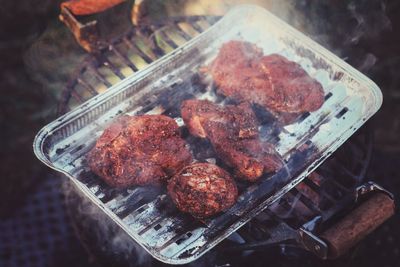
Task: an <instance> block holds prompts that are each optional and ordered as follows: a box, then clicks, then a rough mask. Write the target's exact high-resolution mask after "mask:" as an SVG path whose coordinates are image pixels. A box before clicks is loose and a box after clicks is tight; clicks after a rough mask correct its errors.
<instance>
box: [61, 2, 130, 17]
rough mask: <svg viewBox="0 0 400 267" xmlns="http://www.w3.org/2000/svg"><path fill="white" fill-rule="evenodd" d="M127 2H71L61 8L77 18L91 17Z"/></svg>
mask: <svg viewBox="0 0 400 267" xmlns="http://www.w3.org/2000/svg"><path fill="white" fill-rule="evenodd" d="M122 2H125V0H69V1H66V2H63V3H61V8H68V9H69V10H70V11H71V13H72V14H74V15H77V16H83V15H91V14H95V13H100V12H103V11H105V10H107V9H109V8H112V7H113V6H116V5H119V4H121V3H122Z"/></svg>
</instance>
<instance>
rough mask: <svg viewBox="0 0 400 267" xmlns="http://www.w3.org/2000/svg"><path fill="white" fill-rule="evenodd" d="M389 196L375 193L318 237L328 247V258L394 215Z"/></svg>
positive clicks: (340, 253)
mask: <svg viewBox="0 0 400 267" xmlns="http://www.w3.org/2000/svg"><path fill="white" fill-rule="evenodd" d="M394 211H395V204H394V200H393V198H392V197H391V196H389V195H388V194H386V193H383V192H375V193H373V194H371V196H370V197H369V198H368V199H367V200H365V201H364V202H363V203H361V204H360V205H359V206H358V207H357V208H355V209H354V210H353V211H352V212H351V213H350V214H347V215H346V216H345V217H344V218H342V219H341V220H340V221H339V222H337V223H336V224H334V225H333V226H332V227H330V228H329V229H327V230H326V231H325V232H323V233H322V234H321V235H320V238H321V239H322V240H324V241H325V242H326V243H327V245H328V257H329V258H332V259H333V258H337V257H339V256H341V255H343V254H344V253H346V252H347V251H348V250H349V249H350V248H351V247H353V246H354V245H355V244H357V243H358V242H359V241H361V240H362V239H363V238H364V237H366V236H367V235H368V234H369V233H371V232H372V231H374V230H375V229H376V228H377V227H378V226H380V225H381V224H382V223H383V222H385V221H386V220H387V219H388V218H389V217H391V216H392V215H393V214H394Z"/></svg>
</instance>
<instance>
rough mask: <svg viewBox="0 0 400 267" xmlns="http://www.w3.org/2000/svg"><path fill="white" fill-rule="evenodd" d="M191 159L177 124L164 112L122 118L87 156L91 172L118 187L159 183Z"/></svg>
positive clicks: (102, 136) (106, 132)
mask: <svg viewBox="0 0 400 267" xmlns="http://www.w3.org/2000/svg"><path fill="white" fill-rule="evenodd" d="M191 161H192V155H191V153H190V151H189V149H188V148H187V146H186V143H185V141H184V140H183V139H182V138H181V137H180V132H179V128H178V125H177V124H176V122H175V121H174V120H173V119H172V118H169V117H167V116H164V115H141V116H123V117H121V118H119V119H118V120H117V121H116V122H114V123H113V124H112V125H110V126H109V127H108V128H107V129H105V130H104V132H103V134H102V135H101V136H100V138H99V139H98V140H97V143H96V145H95V147H94V148H93V149H92V150H91V151H90V153H89V155H88V162H89V166H90V168H91V169H92V171H93V172H94V173H96V174H97V175H99V176H100V177H101V178H103V180H104V181H105V182H106V183H107V184H109V185H111V186H116V187H128V186H132V185H147V184H159V183H160V182H162V181H165V180H166V179H168V178H169V177H171V176H172V175H173V174H175V173H176V172H177V171H179V170H180V169H181V168H183V167H184V166H185V165H187V164H189V163H190V162H191Z"/></svg>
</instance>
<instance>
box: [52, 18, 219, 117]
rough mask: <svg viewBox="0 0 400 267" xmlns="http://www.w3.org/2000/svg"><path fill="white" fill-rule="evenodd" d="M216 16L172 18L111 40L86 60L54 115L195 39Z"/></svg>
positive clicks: (214, 20)
mask: <svg viewBox="0 0 400 267" xmlns="http://www.w3.org/2000/svg"><path fill="white" fill-rule="evenodd" d="M219 18H220V17H217V16H190V17H174V18H170V19H168V20H166V21H163V22H162V23H154V24H151V25H141V26H138V27H133V28H132V29H131V30H130V31H129V32H127V33H126V34H124V35H122V36H120V37H118V38H116V39H114V40H111V42H110V43H109V45H108V46H107V47H106V48H104V49H102V50H101V51H100V53H99V54H96V55H91V56H89V57H88V58H86V59H85V60H84V62H83V64H82V66H81V67H79V68H78V69H77V70H76V73H75V74H74V77H73V79H71V80H70V81H69V82H68V84H67V86H66V87H65V89H64V90H63V93H62V97H61V101H60V103H59V107H58V113H59V114H60V115H61V114H64V113H66V112H68V111H69V110H71V109H73V108H74V107H76V106H77V105H79V104H81V103H83V102H85V101H86V100H88V99H90V98H92V97H94V96H96V95H97V94H99V93H102V92H104V91H106V90H107V89H108V88H109V87H111V86H112V85H113V84H115V83H117V82H119V81H121V80H123V79H124V78H125V77H127V76H130V75H132V74H134V73H135V72H137V71H138V70H140V69H143V68H144V67H146V66H147V65H148V64H150V63H151V62H153V61H155V60H157V59H158V58H160V57H162V56H164V55H165V54H167V53H168V52H170V51H172V50H173V49H175V48H177V47H178V46H180V45H182V44H184V43H185V42H187V41H188V40H190V39H192V38H193V37H195V36H197V35H198V34H200V33H201V32H203V31H204V30H206V29H207V28H209V27H210V26H211V25H212V24H214V23H215V22H216V21H218V19H219Z"/></svg>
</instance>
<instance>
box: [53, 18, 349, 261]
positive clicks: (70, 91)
mask: <svg viewBox="0 0 400 267" xmlns="http://www.w3.org/2000/svg"><path fill="white" fill-rule="evenodd" d="M202 19H204V17H195V18H193V20H192V21H191V23H190V26H191V27H192V28H193V29H194V30H195V31H197V32H199V33H200V32H201V31H202V30H203V29H202V28H201V26H200V25H198V23H197V22H198V20H202ZM185 22H187V18H185ZM178 24H179V21H177V20H175V21H174V22H173V25H175V27H176V28H175V29H176V30H177V31H183V30H182V29H181V27H179V26H178ZM164 28H166V27H165V26H164V24H161V25H152V27H148V26H144V27H140V28H134V29H133V30H132V31H131V32H130V33H129V34H127V35H125V36H124V37H122V38H117V39H116V40H114V41H113V42H111V44H110V46H109V47H108V49H107V50H104V51H102V54H100V55H96V56H92V57H91V58H89V60H88V63H87V64H86V65H84V67H83V68H82V69H81V70H80V71H79V74H78V78H77V79H76V81H75V82H70V83H69V85H68V86H67V87H66V89H65V90H64V93H63V96H66V97H65V98H64V99H63V100H65V101H62V102H61V103H60V108H59V111H60V113H64V112H65V111H67V110H68V109H71V108H73V107H72V106H71V107H70V106H69V104H70V101H69V100H70V98H71V96H72V97H74V98H75V100H76V101H77V102H78V103H79V102H83V101H85V100H87V99H84V97H83V96H81V95H80V94H79V93H78V92H77V91H76V88H75V86H76V85H77V84H81V85H83V86H84V87H85V88H87V89H88V90H89V91H90V92H91V93H92V94H93V91H92V90H90V89H89V88H96V87H97V86H94V85H92V84H90V83H88V82H86V81H84V80H82V77H83V76H84V75H83V74H84V73H85V72H86V71H87V70H92V71H93V70H94V74H95V77H96V78H97V80H98V82H100V83H102V84H103V85H104V86H105V87H106V88H108V87H110V86H111V84H112V83H111V82H110V81H109V80H108V79H107V77H104V75H103V74H101V73H100V72H99V68H107V69H108V70H110V71H111V72H112V73H114V74H115V75H116V76H117V77H118V78H119V79H120V80H121V79H123V78H124V77H125V76H124V75H123V74H122V73H121V71H120V69H119V68H118V67H117V66H115V65H114V64H113V63H112V62H111V60H110V59H109V58H108V57H109V56H110V55H109V54H110V53H114V55H116V56H117V57H119V58H121V56H122V59H123V60H122V61H123V62H124V63H125V65H126V66H128V67H130V68H131V69H132V70H133V71H135V70H134V69H135V68H136V69H140V67H137V66H136V65H134V63H133V62H132V61H131V60H130V59H129V58H128V57H127V56H124V55H122V54H119V55H118V52H117V53H116V50H115V47H116V46H117V45H119V44H120V43H125V44H131V45H127V46H128V48H129V49H131V50H133V52H136V55H139V56H140V57H141V58H142V60H143V61H144V62H146V63H149V62H150V61H151V60H152V59H151V55H149V54H147V53H145V52H144V51H143V50H141V49H140V48H139V47H138V46H137V45H136V43H134V40H135V39H134V38H135V37H136V38H137V37H140V38H144V39H145V40H146V42H147V43H148V42H149V41H150V42H152V45H151V46H150V47H151V52H152V53H153V54H154V55H155V56H156V57H157V58H159V57H161V56H163V55H164V54H165V53H166V51H165V50H164V49H163V48H162V47H161V46H159V45H158V43H157V40H156V38H155V37H156V34H157V33H161V34H160V36H161V37H164V39H165V40H164V41H165V42H166V43H167V44H171V42H173V40H172V39H170V38H169V37H168V36H167V34H166V33H165V32H163V30H164ZM183 32H184V31H183ZM185 34H187V33H185ZM126 36H132V37H131V38H126ZM170 46H171V47H172V48H174V47H176V46H177V45H176V44H175V45H173V44H171V45H170ZM129 62H130V63H129ZM130 64H132V66H134V68H132V66H130ZM85 85H86V86H85ZM96 93H98V92H97V91H96ZM331 95H332V94H331V93H328V94H327V96H326V99H329V98H330V97H331ZM309 115H310V114H309V113H308V114H304V115H303V116H302V117H301V120H304V119H307V117H308V116H309ZM339 115H340V114H339ZM278 141H279V140H278ZM344 170H347V169H346V168H344ZM347 174H351V172H348V173H347ZM96 181H98V179H96V178H95V179H94V182H93V180H92V181H91V182H90V183H88V184H86V183H85V185H87V186H88V187H90V188H91V190H92V191H95V194H96V195H99V196H100V195H101V196H103V197H102V198H101V200H102V201H106V200H110V199H111V200H112V197H111V196H110V195H107V194H104V192H99V190H96V189H99V188H100V186H98V185H93V186H90V185H91V183H94V184H95V183H96ZM308 182H309V183H313V181H311V180H309V181H308ZM333 183H335V184H336V186H337V187H339V188H340V187H341V188H340V189H341V190H344V191H349V190H348V189H347V188H346V187H343V186H341V185H340V183H337V182H336V181H335V182H333ZM316 187H318V186H317V185H316ZM318 188H320V187H318ZM106 191H108V190H106ZM115 193H116V195H118V194H119V192H116V191H115ZM292 194H294V195H299V198H300V199H301V200H300V201H301V202H302V203H303V204H304V205H305V206H307V207H309V206H310V207H312V208H310V210H312V211H313V212H314V213H319V212H320V211H321V210H320V209H319V208H318V206H316V205H317V204H315V203H313V202H312V200H310V199H308V198H307V197H306V196H305V195H303V194H302V193H301V192H300V191H298V190H297V191H296V190H293V192H292ZM324 194H326V192H323V193H322V195H323V196H324ZM326 195H327V194H326ZM162 196H163V195H162ZM289 196H290V194H288V196H287V197H289ZM326 198H327V199H329V197H326ZM165 199H166V197H160V198H157V199H156V200H154V201H156V202H157V201H163V200H165ZM142 200H143V199H140V200H139V201H137V202H131V203H130V207H133V208H132V209H129V211H126V212H124V211H122V212H121V213H118V214H117V215H119V217H120V218H121V219H123V220H125V219H126V218H127V217H129V214H130V213H131V212H138V213H140V211H141V209H142V208H143V206H146V205H147V206H149V205H156V204H157V203H154V201H151V202H143V203H144V204H142V203H139V202H140V201H142ZM282 201H285V197H284V198H283V200H282ZM329 201H330V202H334V201H335V200H334V199H333V198H330V199H329ZM304 202H306V203H304ZM106 205H107V203H106ZM269 213H270V214H274V215H275V217H276V218H280V217H279V215H277V214H275V213H274V211H269ZM126 214H127V215H126ZM330 214H332V215H333V213H330ZM125 215H126V216H125ZM302 219H305V218H302ZM280 220H281V221H282V222H284V223H285V224H287V225H289V223H286V222H285V220H286V218H280ZM161 221H162V218H159V220H156V221H154V222H152V223H151V224H150V225H149V227H148V228H147V229H144V230H146V231H144V230H142V231H140V232H139V233H140V234H144V233H145V232H147V231H148V230H150V229H151V228H154V227H156V228H158V229H161V228H162V226H161V228H159V227H160V224H159V223H160V222H161ZM177 224H179V223H178V222H177ZM154 229H155V228H154ZM155 230H156V229H155ZM264 230H265V229H264ZM156 231H157V230H156ZM266 231H267V229H266ZM193 236H195V234H192V233H190V232H184V233H183V232H182V233H179V234H178V235H176V236H175V237H174V238H172V239H170V240H169V241H167V242H166V243H165V244H171V243H174V242H178V241H179V242H178V243H179V244H177V245H180V244H182V243H184V241H185V240H186V241H188V240H190V238H191V237H193ZM166 247H167V246H165V245H163V246H161V249H165V248H166ZM177 253H178V252H177Z"/></svg>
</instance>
